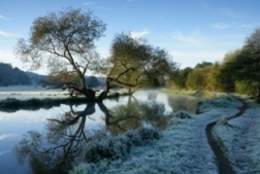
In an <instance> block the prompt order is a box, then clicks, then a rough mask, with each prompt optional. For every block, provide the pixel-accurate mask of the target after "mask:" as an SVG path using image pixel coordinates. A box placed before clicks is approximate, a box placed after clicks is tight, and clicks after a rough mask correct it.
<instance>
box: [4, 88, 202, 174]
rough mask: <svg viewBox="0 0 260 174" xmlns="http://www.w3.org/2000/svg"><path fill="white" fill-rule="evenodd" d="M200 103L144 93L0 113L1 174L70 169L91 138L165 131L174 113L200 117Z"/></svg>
mask: <svg viewBox="0 0 260 174" xmlns="http://www.w3.org/2000/svg"><path fill="white" fill-rule="evenodd" d="M197 103H198V99H196V98H192V97H183V96H172V95H170V96H168V95H167V94H165V93H161V92H158V91H140V92H137V93H135V95H134V97H120V98H119V99H118V100H105V101H104V102H103V103H88V104H82V105H78V106H76V105H71V106H69V105H61V106H59V107H52V108H50V109H39V110H34V111H30V110H18V111H14V112H1V111H0V171H1V174H18V173H19V174H30V173H55V172H56V171H51V170H50V168H54V166H55V168H63V169H65V168H69V167H70V166H71V165H72V164H71V162H72V161H74V160H75V159H77V157H78V156H80V154H81V150H82V148H83V146H84V142H86V141H88V140H89V139H90V138H91V137H93V136H97V135H99V134H103V133H106V134H111V135H117V134H121V133H123V132H125V131H127V130H129V129H135V128H138V127H140V126H143V125H153V126H154V127H157V128H159V129H164V128H165V127H166V126H167V123H168V120H169V119H170V118H169V114H170V113H171V112H173V111H178V110H185V111H189V112H195V110H196V106H197ZM50 166H51V167H50ZM56 173H57V172H56Z"/></svg>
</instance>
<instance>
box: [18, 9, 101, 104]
mask: <svg viewBox="0 0 260 174" xmlns="http://www.w3.org/2000/svg"><path fill="white" fill-rule="evenodd" d="M104 31H105V24H104V23H103V22H102V21H101V20H99V19H97V18H96V17H95V16H93V15H92V13H90V12H83V11H81V10H74V9H69V10H65V11H61V12H58V13H50V14H48V15H46V16H42V17H38V18H36V19H35V20H34V22H33V24H32V27H31V32H30V37H29V39H28V40H25V39H20V40H19V41H18V47H17V53H18V54H19V56H20V57H21V58H22V61H24V62H27V63H29V64H30V65H31V66H32V67H33V68H40V67H42V66H44V65H47V67H48V68H49V69H50V71H51V73H52V74H60V73H64V72H65V74H67V75H69V74H71V75H72V76H73V75H76V76H77V77H78V82H77V83H72V82H66V84H65V85H66V87H67V88H69V89H70V90H71V91H76V92H78V93H80V94H83V95H84V96H86V97H87V98H89V99H94V98H95V92H94V91H93V90H91V89H89V88H88V85H87V83H86V73H87V72H88V71H94V70H95V69H96V68H97V67H98V66H99V62H100V61H99V56H98V54H97V53H96V51H95V41H96V40H97V39H99V38H100V37H101V36H102V35H103V33H104Z"/></svg>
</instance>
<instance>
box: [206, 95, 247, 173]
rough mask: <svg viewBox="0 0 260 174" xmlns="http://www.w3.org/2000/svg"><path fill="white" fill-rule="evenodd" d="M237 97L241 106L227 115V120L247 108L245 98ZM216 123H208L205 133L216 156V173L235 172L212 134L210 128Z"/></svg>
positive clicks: (241, 113)
mask: <svg viewBox="0 0 260 174" xmlns="http://www.w3.org/2000/svg"><path fill="white" fill-rule="evenodd" d="M237 99H238V100H239V101H240V102H241V103H242V106H241V107H240V108H239V111H238V112H237V113H236V114H234V115H232V116H230V117H228V120H231V119H234V118H237V117H239V116H241V115H243V113H244V112H245V111H246V110H247V108H248V106H247V103H246V101H245V100H243V99H240V98H237ZM216 124H217V121H214V122H211V123H209V124H208V125H207V127H206V134H207V139H208V143H209V145H210V147H211V149H212V151H213V152H214V155H215V157H216V163H217V167H218V173H219V174H235V173H236V172H235V171H234V169H233V167H232V165H231V163H230V161H229V159H228V157H227V156H226V155H225V152H224V151H223V149H222V148H221V145H220V143H219V142H218V140H217V139H215V137H214V135H213V132H212V130H213V128H214V126H215V125H216Z"/></svg>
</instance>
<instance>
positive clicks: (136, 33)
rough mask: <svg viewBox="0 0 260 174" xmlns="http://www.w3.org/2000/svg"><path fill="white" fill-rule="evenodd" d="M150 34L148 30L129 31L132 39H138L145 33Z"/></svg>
mask: <svg viewBox="0 0 260 174" xmlns="http://www.w3.org/2000/svg"><path fill="white" fill-rule="evenodd" d="M149 34H151V32H150V31H149V30H143V31H131V32H130V36H131V37H132V38H134V39H140V38H142V37H144V36H146V35H149Z"/></svg>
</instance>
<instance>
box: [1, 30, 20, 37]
mask: <svg viewBox="0 0 260 174" xmlns="http://www.w3.org/2000/svg"><path fill="white" fill-rule="evenodd" d="M0 37H17V35H16V34H14V33H11V32H6V31H3V30H0Z"/></svg>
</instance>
